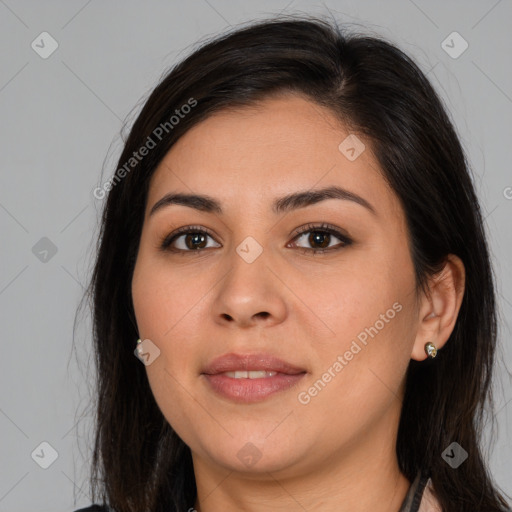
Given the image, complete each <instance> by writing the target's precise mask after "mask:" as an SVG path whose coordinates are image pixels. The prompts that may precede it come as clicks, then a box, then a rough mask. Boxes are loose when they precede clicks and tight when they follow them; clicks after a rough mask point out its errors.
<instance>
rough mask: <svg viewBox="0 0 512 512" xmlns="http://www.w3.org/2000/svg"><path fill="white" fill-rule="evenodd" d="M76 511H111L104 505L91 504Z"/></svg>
mask: <svg viewBox="0 0 512 512" xmlns="http://www.w3.org/2000/svg"><path fill="white" fill-rule="evenodd" d="M75 512H109V509H108V508H107V507H102V506H101V505H90V506H88V507H85V508H80V509H78V510H75Z"/></svg>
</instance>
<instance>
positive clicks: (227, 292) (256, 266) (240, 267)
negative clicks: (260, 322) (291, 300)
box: [214, 233, 286, 324]
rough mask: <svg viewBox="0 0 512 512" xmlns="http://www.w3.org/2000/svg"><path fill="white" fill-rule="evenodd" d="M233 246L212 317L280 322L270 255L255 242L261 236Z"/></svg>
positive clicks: (280, 296) (280, 308)
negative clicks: (267, 319) (227, 269)
mask: <svg viewBox="0 0 512 512" xmlns="http://www.w3.org/2000/svg"><path fill="white" fill-rule="evenodd" d="M242 236H244V238H243V239H242V241H241V242H239V243H238V244H237V245H234V246H233V249H232V253H231V255H230V257H229V258H228V260H229V261H228V265H229V267H230V268H229V271H228V273H227V274H226V276H225V279H223V280H222V283H221V285H220V287H219V288H218V292H217V295H216V298H215V305H214V309H215V314H216V316H217V317H218V318H221V317H222V318H226V315H228V316H229V317H231V319H232V320H235V321H237V322H240V323H243V324H247V323H250V322H251V321H254V320H255V319H256V315H258V317H264V318H269V319H273V320H274V321H276V320H278V319H281V318H282V315H283V314H284V311H285V309H286V308H285V302H284V300H285V298H284V297H283V294H282V290H281V291H279V289H280V288H281V283H280V281H278V280H276V278H275V276H274V273H273V272H271V270H270V268H272V261H271V259H272V258H271V251H270V250H269V249H267V248H265V247H264V245H263V240H262V241H261V243H260V242H259V241H258V240H257V237H258V238H260V240H261V239H262V238H263V236H262V235H255V236H254V235H247V234H246V233H244V234H243V235H242Z"/></svg>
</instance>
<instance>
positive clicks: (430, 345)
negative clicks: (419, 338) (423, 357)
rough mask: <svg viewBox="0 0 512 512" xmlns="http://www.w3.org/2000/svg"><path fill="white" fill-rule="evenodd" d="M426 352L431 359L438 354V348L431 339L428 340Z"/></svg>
mask: <svg viewBox="0 0 512 512" xmlns="http://www.w3.org/2000/svg"><path fill="white" fill-rule="evenodd" d="M425 353H426V354H427V356H428V357H429V359H434V357H436V356H437V348H436V346H435V345H434V344H433V343H432V342H431V341H427V343H425Z"/></svg>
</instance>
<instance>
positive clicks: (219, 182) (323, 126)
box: [148, 94, 399, 213]
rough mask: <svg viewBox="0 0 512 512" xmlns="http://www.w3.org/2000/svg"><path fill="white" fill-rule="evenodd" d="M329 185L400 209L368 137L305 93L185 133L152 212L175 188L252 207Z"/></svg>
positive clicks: (160, 171)
mask: <svg viewBox="0 0 512 512" xmlns="http://www.w3.org/2000/svg"><path fill="white" fill-rule="evenodd" d="M354 136H355V137H356V138H355V139H354ZM347 137H348V139H347ZM344 141H346V142H344ZM340 144H341V147H340ZM363 145H364V146H363ZM352 147H354V151H351V149H352ZM347 149H348V150H349V151H348V152H347ZM359 153H360V154H359ZM357 154H359V155H358V156H357V158H355V159H354V158H353V157H354V155H357ZM349 157H350V158H349ZM330 185H338V186H341V187H343V188H346V189H348V190H350V191H352V192H354V193H356V194H358V195H361V196H363V197H364V198H365V199H367V200H368V201H369V202H370V203H371V204H373V205H374V206H375V208H376V210H380V211H382V212H387V213H389V212H390V210H393V211H395V212H397V211H398V210H399V207H398V200H397V198H396V196H395V194H394V192H393V191H392V190H391V189H390V188H389V187H388V185H387V182H386V181H385V179H384V178H383V176H382V174H381V170H380V168H379V165H378V162H377V160H376V159H375V157H374V155H373V154H372V150H371V147H370V144H369V141H368V140H366V139H365V138H364V137H362V136H361V135H359V134H355V133H351V132H350V130H349V129H348V127H346V126H345V125H344V124H343V123H341V122H340V121H339V120H338V119H337V118H336V117H335V115H334V114H333V113H332V112H331V111H330V110H329V109H327V108H325V107H322V106H320V105H318V104H316V103H314V102H312V101H310V100H307V99H306V98H304V97H302V96H299V95H295V94H288V95H280V96H277V97H272V98H267V99H264V100H262V101H260V102H258V103H257V104H255V105H251V106H249V107H239V108H236V109H235V108H230V109H229V110H228V109H227V110H223V111H220V112H218V113H216V114H213V115H212V116H210V117H209V118H207V119H206V120H203V121H201V122H200V123H198V124H197V125H195V126H194V127H193V128H191V129H190V130H189V131H188V132H186V133H185V134H184V135H183V136H182V137H181V138H180V139H179V140H178V141H177V142H176V143H175V144H174V146H173V147H172V148H171V150H170V151H169V152H168V153H167V155H166V156H165V157H164V159H163V160H162V161H161V163H160V165H159V166H158V168H157V170H156V171H155V173H154V175H153V177H152V179H151V183H150V188H149V197H148V209H149V208H151V206H152V205H153V204H154V203H155V202H156V201H157V200H158V199H159V198H160V197H161V196H162V195H163V194H166V193H168V192H171V191H173V192H183V193H200V194H207V195H210V196H214V197H217V198H219V199H220V201H221V202H222V203H225V204H226V205H229V204H232V205H234V204H238V206H242V205H243V206H245V208H247V207H248V205H251V207H256V206H255V205H261V206H263V205H264V204H265V203H270V202H272V200H273V198H275V197H280V196H284V195H286V194H289V193H290V192H294V191H296V190H311V189H315V188H323V187H326V186H330Z"/></svg>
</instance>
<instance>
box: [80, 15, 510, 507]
mask: <svg viewBox="0 0 512 512" xmlns="http://www.w3.org/2000/svg"><path fill="white" fill-rule="evenodd" d="M107 192H108V197H107V198H106V204H105V209H104V213H103V217H102V231H101V237H100V245H99V250H98V256H97V261H96V266H95V269H94V274H93V278H92V281H91V292H92V298H93V308H94V327H95V328H94V337H95V348H96V354H97V358H96V363H97V370H98V381H97V382H98V406H97V431H96V443H95V449H94V457H93V461H92V468H93V479H92V482H93V499H94V501H96V498H97V497H101V501H102V503H103V505H106V504H109V505H110V506H111V507H112V509H113V510H115V511H116V512H121V511H122V512H124V511H137V512H140V511H164V510H165V511H171V510H172V511H187V510H188V511H192V510H197V511H200V512H211V511H218V510H247V511H261V510H272V511H277V510H308V511H313V510H320V509H321V510H322V511H351V512H358V511H369V510H371V511H383V512H384V511H389V512H392V511H393V512H395V511H400V512H416V511H418V510H419V511H421V512H427V511H439V510H443V511H446V512H455V511H477V510H481V511H486V512H490V511H502V510H507V509H506V506H507V503H506V502H505V500H504V498H503V497H502V496H501V495H500V493H499V491H498V490H497V488H496V487H495V485H494V484H493V482H492V479H491V477H490V475H489V474H488V470H487V467H486V463H485V461H484V459H483V457H482V455H481V450H480V447H479V441H480V434H481V412H482V407H483V404H484V403H485V402H486V400H489V401H490V402H491V403H492V396H491V394H490V384H491V376H492V367H493V361H494V353H495V344H496V316H495V315H496V312H495V291H494V283H493V277H492V270H491V267H490V262H489V254H488V248H487V242H486V237H485V233H484V229H483V222H482V216H481V212H480V208H479V205H478V200H477V197H476V194H475V191H474V188H473V184H472V181H471V178H470V175H469V171H468V169H467V165H466V161H465V156H464V153H463V150H462V148H461V145H460V143H459V140H458V138H457V135H456V133H455V130H454V128H453V126H452V124H451V123H450V121H449V119H448V117H447V114H446V113H445V111H444V109H443V106H442V104H441V102H440V100H439V98H438V97H437V95H436V93H435V92H434V90H433V88H432V87H431V85H430V84H429V82H428V81H427V79H426V78H425V76H424V75H423V74H422V72H421V71H420V70H419V69H418V67H417V66H416V65H415V64H414V63H413V62H412V61H411V60H410V59H409V58H408V57H407V56H406V55H404V54H403V53H402V52H401V51H400V50H398V49H397V48H396V47H394V46H393V45H391V44H390V43H387V42H385V41H383V40H380V39H377V38H372V37H364V36H347V35H344V34H343V33H341V31H340V30H339V29H338V28H337V27H333V26H331V25H330V24H328V23H327V22H324V21H322V20H317V19H313V18H296V17H295V18H281V19H274V20H268V21H263V22H258V23H253V24H252V25H250V26H248V27H245V28H243V29H238V30H236V31H233V32H232V33H229V34H225V35H223V36H221V37H218V38H217V39H214V40H212V41H210V42H208V43H207V44H204V45H203V46H202V47H201V48H199V49H198V50H196V51H195V52H194V53H193V54H192V55H190V56H189V57H188V58H186V59H185V60H184V61H183V62H181V63H179V64H178V65H177V66H176V67H175V68H174V69H172V70H171V72H170V73H169V74H167V76H166V77H165V78H164V79H163V80H162V81H161V83H160V84H159V85H158V86H157V87H156V88H155V90H154V91H153V92H152V94H151V96H150V97H149V99H148V100H147V102H146V103H145V105H144V107H143V108H142V111H141V112H140V114H139V116H138V118H137V119H136V121H135V123H134V125H133V127H132V129H131V131H130V134H129V137H128V138H127V140H126V143H125V147H124V151H123V153H122V155H121V157H120V160H119V165H118V167H117V171H116V173H115V174H114V176H113V178H112V179H111V180H109V181H108V182H106V183H105V184H103V185H102V186H101V187H98V188H97V189H96V191H95V196H96V197H99V198H101V197H103V196H106V195H107ZM134 354H135V355H136V356H137V357H134ZM98 475H99V477H100V478H101V479H102V484H103V487H102V488H101V489H100V493H99V494H97V487H96V480H97V478H98ZM88 510H101V508H96V509H95V508H90V509H88ZM105 510H106V508H105Z"/></svg>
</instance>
